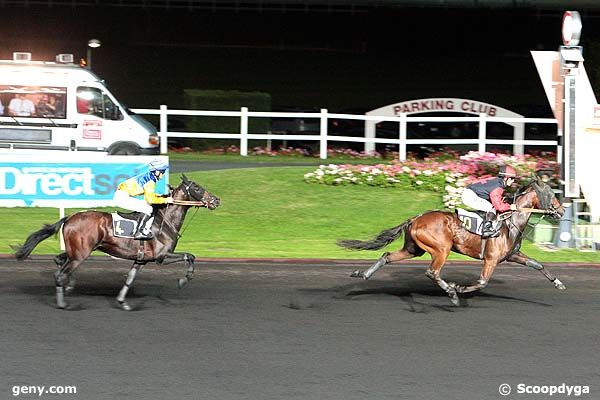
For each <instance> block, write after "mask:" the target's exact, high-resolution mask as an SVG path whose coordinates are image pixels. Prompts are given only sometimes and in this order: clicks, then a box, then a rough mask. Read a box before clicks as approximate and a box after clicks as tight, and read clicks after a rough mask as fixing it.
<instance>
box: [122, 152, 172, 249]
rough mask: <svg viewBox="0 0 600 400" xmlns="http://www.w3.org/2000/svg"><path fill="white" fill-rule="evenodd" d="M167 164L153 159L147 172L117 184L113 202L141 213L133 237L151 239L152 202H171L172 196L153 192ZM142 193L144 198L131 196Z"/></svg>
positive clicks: (167, 166)
mask: <svg viewBox="0 0 600 400" xmlns="http://www.w3.org/2000/svg"><path fill="white" fill-rule="evenodd" d="M168 168H169V165H168V164H167V163H165V162H163V161H161V160H154V161H152V162H151V163H150V164H148V172H144V173H142V174H139V175H136V176H134V177H132V178H129V179H127V180H126V181H123V182H121V183H120V184H119V186H118V187H117V191H116V192H115V195H114V197H113V200H114V202H115V204H116V205H117V206H118V207H121V208H124V209H126V210H131V211H137V212H140V213H142V215H141V217H140V219H139V221H138V226H137V230H136V231H135V234H134V236H133V237H134V239H139V240H146V239H152V230H151V228H152V222H153V221H154V217H153V216H152V212H153V208H152V205H153V204H167V203H169V204H170V203H173V198H172V197H168V196H161V195H158V194H156V193H155V192H154V189H155V187H156V182H158V180H160V179H161V178H162V177H163V176H164V174H165V171H166V170H167V169H168ZM142 194H143V195H144V200H141V199H136V198H135V197H133V196H140V195H142Z"/></svg>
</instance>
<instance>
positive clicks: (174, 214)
mask: <svg viewBox="0 0 600 400" xmlns="http://www.w3.org/2000/svg"><path fill="white" fill-rule="evenodd" d="M171 189H172V192H171V197H173V204H168V205H166V206H162V207H161V208H158V210H157V211H156V212H155V214H156V215H155V219H154V224H153V228H152V231H153V235H154V236H153V238H152V239H151V240H144V241H138V240H135V239H133V238H125V237H118V236H116V235H115V231H114V228H113V217H112V214H110V213H106V212H101V211H82V212H79V213H76V214H73V215H71V216H68V217H65V218H62V219H60V220H59V221H57V222H56V223H54V224H52V225H45V226H44V227H43V228H42V229H40V230H39V231H37V232H34V233H32V234H31V235H29V237H28V238H27V240H26V241H25V243H24V244H23V245H22V246H17V247H16V253H15V257H16V258H17V259H18V260H23V259H25V258H27V257H28V256H29V255H30V254H31V252H32V251H33V249H34V248H35V247H36V246H37V245H38V244H39V243H40V242H41V241H42V240H45V239H47V238H49V237H50V236H52V235H54V234H55V233H57V232H58V231H59V230H60V229H61V227H62V233H63V237H64V243H65V250H66V251H65V252H64V253H61V254H59V255H58V256H56V257H55V259H54V262H55V263H56V265H57V266H58V270H57V271H56V273H55V274H54V278H55V283H56V304H57V306H58V308H66V307H67V303H66V301H65V298H64V297H65V291H66V292H67V293H69V292H71V291H72V290H73V288H74V280H73V279H72V278H71V275H72V274H73V272H74V271H75V270H76V269H77V267H79V266H80V265H81V263H83V261H84V260H85V259H86V258H88V257H89V255H90V254H91V253H92V251H94V250H100V251H102V252H104V253H106V254H109V255H111V256H114V257H118V258H122V259H127V260H134V262H133V266H132V267H131V269H130V270H129V273H128V275H127V280H126V281H125V285H123V288H122V289H121V291H120V292H119V295H118V296H117V301H118V303H119V305H120V306H121V308H123V309H124V310H127V311H129V310H131V306H130V305H129V304H128V303H127V302H126V301H125V297H126V295H127V291H128V290H129V288H130V287H131V286H132V285H133V281H134V280H135V277H136V275H137V273H138V271H139V269H140V268H141V267H142V266H143V265H145V264H146V263H148V262H151V261H153V262H157V263H158V264H171V263H174V262H178V261H184V262H185V264H186V266H187V273H186V276H185V277H184V278H181V279H179V280H178V282H177V283H178V286H179V288H182V287H183V286H185V285H186V284H187V283H188V282H189V281H190V280H191V279H192V276H193V274H194V259H195V257H194V255H192V254H190V253H175V252H174V251H175V246H177V241H178V239H179V237H180V236H181V235H180V234H179V231H180V230H181V228H182V226H183V221H184V218H185V215H186V213H187V211H188V209H189V208H190V207H192V206H195V207H206V208H208V209H210V210H213V209H215V208H217V207H218V206H219V204H220V200H219V198H218V197H216V196H214V195H213V194H212V193H210V192H209V191H207V190H206V189H204V188H203V187H201V186H199V185H198V184H196V183H195V182H193V181H190V180H189V179H188V178H187V177H186V176H185V175H182V177H181V183H180V185H179V186H178V187H176V188H174V189H173V188H171ZM134 219H135V216H134Z"/></svg>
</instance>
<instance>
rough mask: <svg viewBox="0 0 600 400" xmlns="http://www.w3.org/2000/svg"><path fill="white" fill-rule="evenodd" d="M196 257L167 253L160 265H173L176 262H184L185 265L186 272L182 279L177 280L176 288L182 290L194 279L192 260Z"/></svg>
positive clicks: (188, 254) (187, 254)
mask: <svg viewBox="0 0 600 400" xmlns="http://www.w3.org/2000/svg"><path fill="white" fill-rule="evenodd" d="M195 259H196V257H195V256H194V255H193V254H190V253H167V255H166V256H165V258H164V259H163V260H162V262H161V264H163V265H167V264H173V263H175V262H178V261H184V262H185V263H186V265H187V272H186V274H185V276H184V277H183V278H179V279H178V280H177V287H178V288H179V289H183V288H184V287H185V285H187V284H188V283H189V282H190V281H191V280H192V279H193V277H194V269H195V266H194V260H195Z"/></svg>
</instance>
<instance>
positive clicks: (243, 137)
mask: <svg viewBox="0 0 600 400" xmlns="http://www.w3.org/2000/svg"><path fill="white" fill-rule="evenodd" d="M132 111H133V112H135V113H137V114H141V115H158V116H159V121H160V122H159V129H158V134H159V136H160V139H161V141H160V143H161V149H160V152H161V154H166V153H167V144H168V138H170V137H178V138H199V139H236V140H239V141H240V146H239V147H240V155H242V156H247V155H248V140H253V139H258V140H285V141H291V140H298V141H318V142H319V156H320V157H321V158H322V159H326V158H327V143H328V142H333V141H335V142H354V143H365V147H366V148H367V144H369V143H385V144H394V145H398V146H399V158H400V160H405V159H406V155H407V151H406V147H407V145H414V144H429V145H431V144H438V145H452V144H470V145H477V149H478V151H479V152H480V153H483V152H485V151H486V148H487V146H488V145H492V144H496V145H512V146H513V152H514V154H522V152H523V146H554V147H557V146H558V145H559V143H558V141H556V140H524V139H510V140H509V139H488V138H487V124H488V123H493V122H503V123H523V124H528V123H531V124H533V123H535V124H557V120H556V119H553V118H498V117H489V116H487V115H486V114H480V115H479V116H473V117H417V116H415V117H409V116H406V115H403V114H402V115H400V116H398V117H389V116H374V115H352V114H334V113H329V112H328V111H327V109H321V112H319V113H317V112H314V113H306V112H262V111H249V110H248V108H246V107H242V108H241V110H240V111H204V110H170V109H168V108H167V106H166V105H161V106H160V109H158V110H156V109H133V110H132ZM172 115H177V116H193V117H237V118H239V119H240V132H239V133H216V132H210V133H199V132H170V131H168V128H167V127H168V117H169V116H172ZM249 118H307V119H318V120H319V121H320V124H319V126H320V131H319V134H318V135H317V134H312V135H310V134H307V135H291V134H278V133H249V132H248V120H249ZM330 119H338V120H340V119H345V120H359V121H375V122H385V121H391V122H397V123H398V125H399V128H398V138H397V139H396V138H394V139H386V138H377V137H374V138H369V137H355V136H333V135H329V134H328V132H327V130H328V126H329V120H330ZM409 122H477V123H478V126H479V131H478V137H477V138H473V139H408V138H407V136H408V132H407V124H408V123H409ZM370 148H372V146H370ZM559 153H560V152H559V151H558V148H557V154H559Z"/></svg>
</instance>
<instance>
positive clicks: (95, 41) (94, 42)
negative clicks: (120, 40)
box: [86, 39, 102, 69]
mask: <svg viewBox="0 0 600 400" xmlns="http://www.w3.org/2000/svg"><path fill="white" fill-rule="evenodd" d="M87 45H88V47H87V57H86V58H87V67H88V69H92V49H97V48H98V47H100V46H102V43H101V42H100V41H99V40H98V39H90V40H88V43H87Z"/></svg>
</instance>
